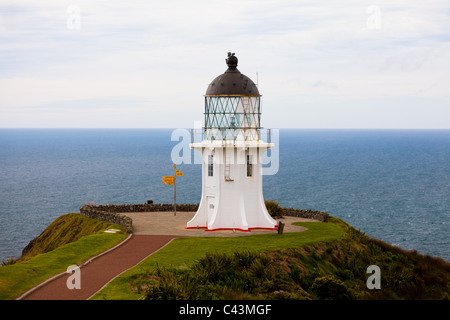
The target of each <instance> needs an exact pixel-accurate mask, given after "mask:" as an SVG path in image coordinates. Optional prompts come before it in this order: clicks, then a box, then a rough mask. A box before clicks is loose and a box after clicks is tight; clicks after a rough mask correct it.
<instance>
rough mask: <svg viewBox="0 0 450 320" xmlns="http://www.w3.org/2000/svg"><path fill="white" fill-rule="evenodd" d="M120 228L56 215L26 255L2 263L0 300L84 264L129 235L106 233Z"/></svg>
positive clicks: (33, 242) (94, 221)
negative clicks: (74, 266)
mask: <svg viewBox="0 0 450 320" xmlns="http://www.w3.org/2000/svg"><path fill="white" fill-rule="evenodd" d="M110 228H114V229H119V230H120V229H121V227H120V226H118V225H114V224H111V223H106V222H101V221H98V220H94V219H89V218H86V217H83V216H81V215H80V214H76V213H71V214H67V215H63V216H61V217H59V218H57V219H56V220H55V221H54V222H53V223H52V224H51V225H50V226H48V227H47V228H46V229H45V230H44V231H43V232H42V234H41V235H40V236H39V237H37V238H36V239H34V240H32V241H31V242H30V245H28V246H27V250H25V251H26V253H25V255H24V256H23V257H22V258H21V259H19V260H17V261H10V262H14V263H9V264H7V265H2V266H0V300H5V299H14V298H16V297H17V296H19V295H20V294H21V293H23V292H25V291H27V290H28V289H30V288H32V287H33V286H35V285H37V284H39V283H40V282H42V281H44V280H46V279H48V278H50V277H52V276H53V275H56V274H58V273H61V272H64V271H66V268H67V267H68V266H70V265H72V264H82V263H83V262H85V261H86V260H88V259H89V258H91V257H92V256H95V255H97V254H99V253H101V252H103V251H105V250H107V249H109V248H111V247H113V246H115V245H116V244H118V243H119V242H120V241H122V240H124V239H125V238H126V236H127V235H126V234H124V233H123V232H120V233H104V232H103V231H104V230H106V229H110Z"/></svg>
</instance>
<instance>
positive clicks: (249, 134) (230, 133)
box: [191, 128, 272, 143]
mask: <svg viewBox="0 0 450 320" xmlns="http://www.w3.org/2000/svg"><path fill="white" fill-rule="evenodd" d="M202 141H233V142H235V141H260V142H265V143H272V129H263V128H239V129H235V128H233V129H228V128H227V129H223V128H202V129H191V143H199V142H202Z"/></svg>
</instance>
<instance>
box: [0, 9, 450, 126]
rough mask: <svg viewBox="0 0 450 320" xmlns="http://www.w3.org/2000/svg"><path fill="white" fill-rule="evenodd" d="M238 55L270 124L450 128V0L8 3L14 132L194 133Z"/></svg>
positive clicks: (9, 107) (5, 62)
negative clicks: (230, 59)
mask: <svg viewBox="0 0 450 320" xmlns="http://www.w3.org/2000/svg"><path fill="white" fill-rule="evenodd" d="M227 52H235V53H236V56H237V57H238V59H239V65H238V69H239V70H240V71H241V72H242V73H243V74H245V75H247V76H248V77H250V78H251V79H253V81H254V82H255V83H256V82H257V83H258V87H259V91H260V93H261V94H262V95H263V105H262V118H261V124H262V126H263V127H266V128H305V129H310V128H349V129H354V128H367V129H450V59H449V58H450V2H449V1H448V0H429V1H418V0H408V1H404V0H399V1H377V0H373V1H372V0H371V1H365V0H358V1H353V0H349V1H336V0H326V1H321V0H311V1H298V0H297V1H293V0H258V1H246V0H239V1H226V0H221V1H216V0H207V1H206V0H205V1H203V0H200V1H186V0H184V1H173V0H164V1H139V0H129V1H115V0H108V1H93V0H89V1H81V0H80V1H79V0H70V1H65V0H58V1H56V0H54V1H37V0H0V128H192V127H194V123H195V122H196V121H202V120H203V111H204V97H203V95H204V94H205V91H206V88H207V86H208V84H209V83H210V82H211V81H212V80H213V79H214V78H215V77H216V76H218V75H219V74H221V73H223V72H224V71H225V70H226V68H227V66H226V64H225V58H226V56H227Z"/></svg>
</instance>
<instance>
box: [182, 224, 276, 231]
mask: <svg viewBox="0 0 450 320" xmlns="http://www.w3.org/2000/svg"><path fill="white" fill-rule="evenodd" d="M184 228H185V229H205V231H217V230H238V231H245V232H250V231H252V230H256V229H260V230H277V228H278V225H276V226H275V227H273V228H264V227H255V228H248V229H241V228H216V229H208V227H184Z"/></svg>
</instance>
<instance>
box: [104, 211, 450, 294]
mask: <svg viewBox="0 0 450 320" xmlns="http://www.w3.org/2000/svg"><path fill="white" fill-rule="evenodd" d="M331 220H332V223H331V224H334V225H339V226H340V227H341V228H342V230H343V231H344V232H343V233H342V236H340V237H336V238H335V239H333V240H325V241H318V242H315V243H309V244H307V243H303V244H300V245H295V246H289V245H286V246H285V247H283V246H282V245H280V247H279V248H277V249H272V250H254V248H252V247H251V246H250V247H249V248H248V249H243V248H238V249H233V250H214V247H210V248H209V249H210V250H206V251H205V252H204V253H203V254H202V255H200V257H197V258H196V259H193V261H192V262H191V263H189V264H186V263H181V261H180V260H176V259H174V260H171V261H170V256H171V255H169V254H167V253H166V255H165V257H166V258H169V261H167V260H164V259H157V260H156V261H155V260H152V262H153V263H152V264H150V263H149V261H147V263H144V264H143V265H141V266H139V267H138V268H136V269H135V270H134V271H132V272H130V273H129V274H128V275H125V276H124V277H122V279H121V280H119V279H118V280H117V281H116V282H115V283H114V284H112V287H111V289H112V288H113V291H115V293H113V292H111V291H110V292H109V294H112V295H110V296H108V292H107V291H106V292H103V294H100V295H98V296H97V299H102V298H106V299H108V298H113V299H114V295H115V294H117V293H118V292H121V293H122V296H121V297H120V298H122V299H123V298H125V299H126V298H131V299H136V298H138V297H141V298H142V297H143V298H145V299H151V300H153V299H156V300H158V299H162V300H166V299H202V300H205V299H302V300H303V299H305V300H312V299H323V300H349V299H389V300H391V299H420V300H424V299H449V298H450V264H449V263H447V262H445V261H444V260H442V259H440V258H434V257H430V256H424V255H421V254H418V253H417V252H415V251H406V250H403V249H400V248H397V247H394V246H391V245H389V244H387V243H385V242H382V241H380V240H376V239H371V238H370V237H368V236H366V235H365V234H364V233H362V232H360V231H358V230H356V229H354V228H353V227H351V226H348V225H346V224H345V223H343V222H341V221H338V220H339V219H335V218H332V219H331ZM326 225H327V224H326V223H314V226H317V227H318V228H320V227H321V226H326ZM309 226H311V223H310V224H309ZM307 233H308V231H305V232H304V233H303V234H307ZM301 234H302V233H298V234H296V235H297V236H299V235H301ZM312 234H314V233H312ZM316 234H317V230H316ZM257 237H259V236H256V238H257ZM281 237H282V236H281ZM245 238H246V237H243V238H241V240H244V239H245ZM179 240H181V239H179ZM266 240H267V239H266ZM273 240H274V242H276V241H277V239H276V238H274V239H273ZM247 241H248V240H247ZM204 249H205V248H204ZM164 250H165V249H164ZM164 250H161V251H164ZM172 250H173V248H172ZM171 253H172V254H174V253H176V252H173V251H172V252H171ZM194 255H195V251H194ZM153 258H155V257H153ZM159 258H162V256H160V257H159ZM185 262H186V261H185ZM370 265H377V266H379V267H380V270H381V289H379V290H378V289H372V290H370V289H368V287H367V285H366V280H367V278H368V277H369V276H370V274H368V273H367V267H368V266H370ZM126 292H128V295H127V294H126ZM133 294H134V295H133ZM116 298H117V296H116Z"/></svg>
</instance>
